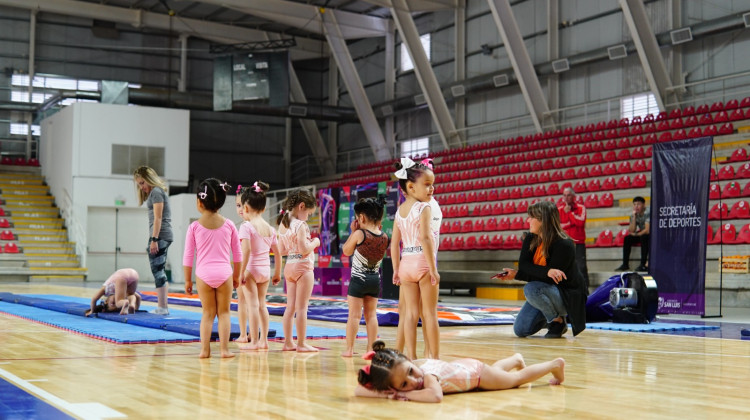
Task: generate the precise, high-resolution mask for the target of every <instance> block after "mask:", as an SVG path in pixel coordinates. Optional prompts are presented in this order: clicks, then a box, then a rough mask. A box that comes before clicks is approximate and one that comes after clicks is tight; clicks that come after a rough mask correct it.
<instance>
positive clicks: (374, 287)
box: [347, 273, 380, 298]
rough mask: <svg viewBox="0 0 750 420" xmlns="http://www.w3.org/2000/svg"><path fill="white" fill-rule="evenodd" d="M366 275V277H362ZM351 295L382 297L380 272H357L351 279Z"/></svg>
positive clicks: (356, 296) (357, 296)
mask: <svg viewBox="0 0 750 420" xmlns="http://www.w3.org/2000/svg"><path fill="white" fill-rule="evenodd" d="M361 276H364V277H361ZM347 294H348V295H349V296H352V297H355V298H364V297H365V296H372V297H380V274H378V273H372V274H357V275H356V277H355V276H352V278H351V280H349V291H348V292H347Z"/></svg>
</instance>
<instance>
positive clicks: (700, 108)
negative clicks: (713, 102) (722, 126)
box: [695, 104, 709, 115]
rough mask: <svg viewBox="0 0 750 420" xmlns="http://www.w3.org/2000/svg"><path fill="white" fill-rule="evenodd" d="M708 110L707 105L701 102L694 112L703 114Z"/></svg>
mask: <svg viewBox="0 0 750 420" xmlns="http://www.w3.org/2000/svg"><path fill="white" fill-rule="evenodd" d="M708 112H709V109H708V105H706V104H703V105H699V106H698V108H696V110H695V113H696V114H698V115H703V114H706V113H708Z"/></svg>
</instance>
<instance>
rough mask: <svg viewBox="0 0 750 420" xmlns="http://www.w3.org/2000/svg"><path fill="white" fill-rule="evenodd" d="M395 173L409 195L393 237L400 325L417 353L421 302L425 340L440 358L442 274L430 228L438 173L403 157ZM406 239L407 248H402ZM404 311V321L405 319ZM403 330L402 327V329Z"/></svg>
mask: <svg viewBox="0 0 750 420" xmlns="http://www.w3.org/2000/svg"><path fill="white" fill-rule="evenodd" d="M396 168H397V169H398V171H396V173H395V176H396V178H398V180H399V186H400V187H401V191H403V193H404V195H405V196H406V200H405V201H404V202H403V203H401V205H400V206H399V208H398V210H397V211H396V217H395V221H394V223H393V236H392V238H391V258H392V262H393V284H398V285H401V288H402V291H401V292H400V293H399V294H400V295H401V294H402V295H403V298H404V299H403V304H401V303H400V304H399V308H403V312H400V313H399V324H400V325H399V326H401V324H403V332H404V343H405V345H406V354H407V355H409V357H411V358H416V356H417V349H416V346H417V322H418V321H419V315H420V305H421V309H422V325H423V331H424V334H425V342H426V343H429V347H430V348H429V353H430V356H431V357H433V358H436V359H437V358H439V357H440V336H439V333H440V331H439V327H438V319H437V294H438V292H439V283H440V274H438V271H437V266H436V264H435V249H436V248H435V240H434V236H433V233H432V230H431V228H430V222H431V221H432V210H431V208H430V204H429V202H430V199H431V198H432V194H433V192H434V191H435V188H434V186H433V184H434V183H435V174H434V173H433V172H432V170H431V169H430V168H429V167H428V166H427V165H426V164H425V163H416V162H414V161H412V160H411V159H409V158H401V162H397V163H396ZM402 242H403V248H400V245H401V243H402ZM401 314H403V321H402V319H401ZM399 329H401V328H399Z"/></svg>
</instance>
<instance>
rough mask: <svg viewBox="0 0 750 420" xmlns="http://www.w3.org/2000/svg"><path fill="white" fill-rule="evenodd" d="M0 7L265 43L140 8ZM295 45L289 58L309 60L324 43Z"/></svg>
mask: <svg viewBox="0 0 750 420" xmlns="http://www.w3.org/2000/svg"><path fill="white" fill-rule="evenodd" d="M0 6H7V7H13V8H18V9H24V10H37V11H40V12H46V13H55V14H59V15H66V16H76V17H80V18H87V19H97V20H105V21H108V22H115V23H123V24H128V25H132V26H134V27H136V28H152V29H161V30H166V31H168V30H172V31H174V32H177V33H181V34H186V35H190V36H193V37H196V38H202V39H207V40H210V41H213V42H220V43H224V44H233V43H240V42H253V41H265V40H266V36H265V34H266V33H265V32H264V31H259V30H255V29H248V28H241V27H238V26H231V25H224V24H221V23H214V22H207V21H203V20H198V19H190V18H183V17H179V16H175V17H170V16H169V15H167V14H161V13H154V12H148V11H145V10H142V9H126V8H123V7H115V6H105V5H101V4H96V3H88V2H84V1H75V0H0ZM296 41H297V46H296V47H295V48H293V49H291V50H290V55H291V57H292V59H295V60H299V59H308V58H316V57H320V56H321V52H322V51H324V50H325V49H324V47H323V46H324V45H325V43H323V42H321V41H316V40H313V39H307V38H297V39H296Z"/></svg>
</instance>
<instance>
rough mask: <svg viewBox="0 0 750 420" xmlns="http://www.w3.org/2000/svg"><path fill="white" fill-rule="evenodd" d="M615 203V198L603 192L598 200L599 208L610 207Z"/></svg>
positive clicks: (609, 193)
mask: <svg viewBox="0 0 750 420" xmlns="http://www.w3.org/2000/svg"><path fill="white" fill-rule="evenodd" d="M614 203H615V198H614V196H613V195H612V193H611V192H605V193H604V194H602V196H601V197H600V198H599V207H612V206H613V205H614Z"/></svg>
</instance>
